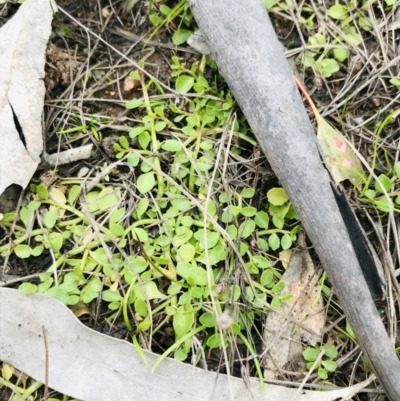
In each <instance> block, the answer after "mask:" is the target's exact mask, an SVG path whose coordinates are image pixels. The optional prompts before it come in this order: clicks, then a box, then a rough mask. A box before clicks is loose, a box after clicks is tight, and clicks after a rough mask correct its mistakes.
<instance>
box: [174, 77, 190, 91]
mask: <svg viewBox="0 0 400 401" xmlns="http://www.w3.org/2000/svg"><path fill="white" fill-rule="evenodd" d="M193 84H194V78H193V77H191V76H189V75H180V76H179V77H178V79H177V80H176V83H175V89H176V91H177V92H179V93H188V92H189V91H190V89H192V87H193Z"/></svg>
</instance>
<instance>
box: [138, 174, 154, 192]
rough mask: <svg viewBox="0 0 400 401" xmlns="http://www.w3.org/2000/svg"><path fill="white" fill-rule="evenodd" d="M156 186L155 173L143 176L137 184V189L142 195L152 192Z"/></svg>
mask: <svg viewBox="0 0 400 401" xmlns="http://www.w3.org/2000/svg"><path fill="white" fill-rule="evenodd" d="M155 185H156V179H155V176H154V173H146V174H142V175H141V176H140V177H139V178H138V180H137V183H136V186H137V189H138V190H139V192H140V193H141V194H145V193H147V192H149V191H151V190H152V189H153V188H154V186H155Z"/></svg>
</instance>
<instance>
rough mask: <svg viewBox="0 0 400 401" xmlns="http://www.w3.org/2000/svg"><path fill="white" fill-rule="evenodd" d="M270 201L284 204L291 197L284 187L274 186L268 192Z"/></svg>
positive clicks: (275, 204)
mask: <svg viewBox="0 0 400 401" xmlns="http://www.w3.org/2000/svg"><path fill="white" fill-rule="evenodd" d="M267 198H268V202H269V203H271V204H272V205H274V206H282V205H283V204H285V203H286V202H287V201H288V200H289V198H288V196H287V194H286V191H285V190H284V189H283V188H272V189H270V190H269V191H268V192H267Z"/></svg>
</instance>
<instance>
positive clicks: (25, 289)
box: [19, 283, 38, 294]
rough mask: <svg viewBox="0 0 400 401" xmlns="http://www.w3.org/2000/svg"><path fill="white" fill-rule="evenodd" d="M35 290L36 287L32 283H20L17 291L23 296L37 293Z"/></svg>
mask: <svg viewBox="0 0 400 401" xmlns="http://www.w3.org/2000/svg"><path fill="white" fill-rule="evenodd" d="M37 289H38V288H37V286H36V285H35V284H32V283H22V284H21V285H20V286H19V290H20V292H22V293H23V294H33V293H35V292H37Z"/></svg>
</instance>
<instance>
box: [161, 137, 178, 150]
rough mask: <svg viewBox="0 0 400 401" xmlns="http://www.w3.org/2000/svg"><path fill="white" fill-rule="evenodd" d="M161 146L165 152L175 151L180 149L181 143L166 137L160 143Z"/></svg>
mask: <svg viewBox="0 0 400 401" xmlns="http://www.w3.org/2000/svg"><path fill="white" fill-rule="evenodd" d="M161 148H162V149H164V150H166V151H167V152H177V151H178V150H181V149H182V145H181V143H180V142H179V141H177V140H176V139H167V140H166V141H165V142H164V143H163V144H162V145H161Z"/></svg>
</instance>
